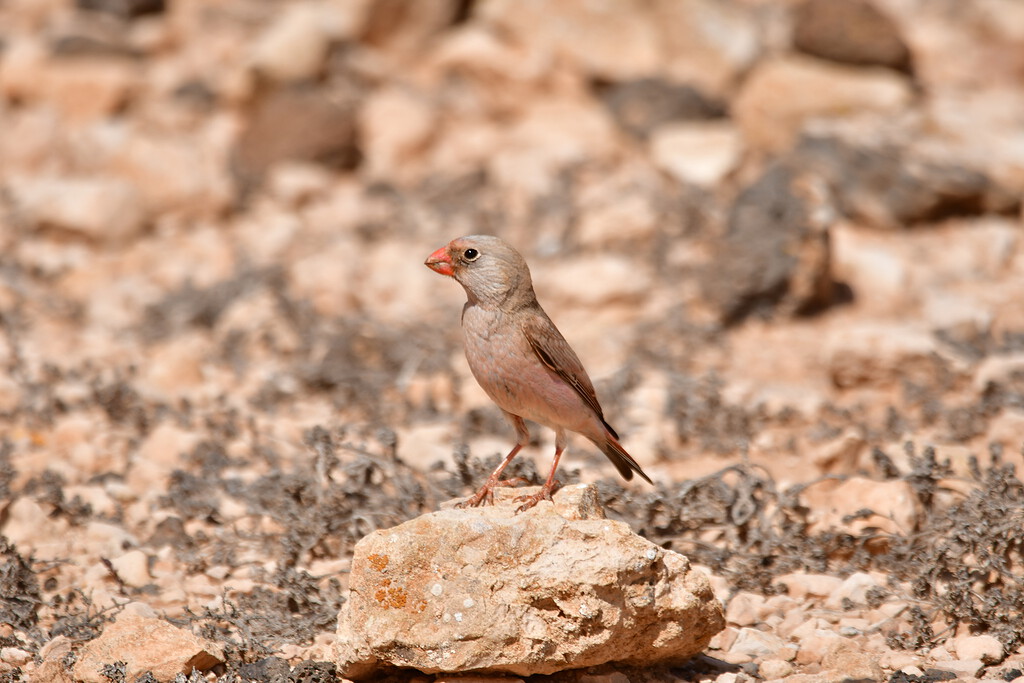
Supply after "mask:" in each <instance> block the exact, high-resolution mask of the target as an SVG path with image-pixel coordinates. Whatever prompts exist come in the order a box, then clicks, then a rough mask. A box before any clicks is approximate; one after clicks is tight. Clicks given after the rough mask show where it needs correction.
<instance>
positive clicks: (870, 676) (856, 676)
mask: <svg viewBox="0 0 1024 683" xmlns="http://www.w3.org/2000/svg"><path fill="white" fill-rule="evenodd" d="M876 660H877V657H875V656H874V655H871V654H868V653H865V652H861V651H860V649H859V648H858V647H857V645H856V644H855V641H851V640H846V639H845V638H844V639H839V640H838V641H837V642H836V643H835V645H834V647H833V648H832V649H831V650H830V651H829V652H828V653H827V654H826V655H825V656H824V657H822V660H821V666H822V668H823V669H827V670H831V671H836V672H839V673H840V674H842V676H843V678H844V680H871V681H880V680H882V679H883V678H884V676H883V675H882V668H881V667H880V666H879V665H878V662H877V661H876Z"/></svg>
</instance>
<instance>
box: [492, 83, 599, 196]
mask: <svg viewBox="0 0 1024 683" xmlns="http://www.w3.org/2000/svg"><path fill="white" fill-rule="evenodd" d="M615 133H616V131H615V127H614V124H613V123H612V122H611V120H610V119H609V118H608V116H607V115H606V114H605V113H604V112H603V111H602V110H600V109H594V108H593V107H592V106H590V104H589V103H587V102H584V101H579V100H576V99H571V98H557V99H555V98H547V99H544V100H541V101H538V102H536V103H532V104H530V105H528V108H527V109H526V111H525V112H524V113H523V115H522V117H521V118H520V119H519V120H518V121H516V122H515V123H514V124H513V125H512V126H510V127H509V129H508V130H507V132H505V133H504V135H503V143H502V144H501V145H500V147H499V148H498V149H497V150H496V151H495V152H494V153H493V154H491V155H490V157H489V158H488V159H487V171H488V174H489V175H490V176H491V177H492V178H493V180H494V182H495V183H496V184H497V185H498V186H499V187H500V188H502V189H503V190H504V191H507V192H510V193H520V192H521V193H523V194H524V195H525V196H526V197H528V198H535V197H541V196H544V195H550V194H551V193H552V192H553V191H554V190H555V189H556V187H557V186H558V183H559V182H560V181H559V176H560V174H561V173H562V171H563V169H565V168H567V167H569V166H572V165H575V164H581V163H584V162H589V161H592V160H597V159H602V158H604V157H607V156H610V155H611V154H612V153H613V152H614V149H615V147H614V143H615Z"/></svg>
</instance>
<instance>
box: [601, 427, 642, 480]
mask: <svg viewBox="0 0 1024 683" xmlns="http://www.w3.org/2000/svg"><path fill="white" fill-rule="evenodd" d="M605 436H606V437H607V438H605V440H604V443H598V444H597V446H598V448H600V449H601V451H602V452H603V453H604V454H605V455H607V456H608V459H609V460H611V461H612V464H613V465H615V469H617V470H618V471H619V474H621V475H622V478H623V479H625V480H626V481H630V480H631V479H633V473H634V472H636V473H637V474H639V475H640V476H641V477H643V478H644V479H645V480H646V481H647V483H648V484H653V483H654V482H653V481H651V478H650V477H648V476H647V475H646V474H644V471H643V470H642V469H640V465H639V464H637V462H636V460H634V459H633V456H631V455H630V454H629V453H627V452H626V449H625V448H623V447H622V444H621V443H619V440H618V439H617V438H615V436H613V435H612V434H611V433H609V434H606V435H605Z"/></svg>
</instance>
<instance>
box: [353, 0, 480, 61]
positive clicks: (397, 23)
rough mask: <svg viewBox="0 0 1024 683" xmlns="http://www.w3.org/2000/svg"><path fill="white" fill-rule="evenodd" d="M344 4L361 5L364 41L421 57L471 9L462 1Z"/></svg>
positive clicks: (400, 0) (385, 0)
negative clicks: (432, 43) (433, 42)
mask: <svg viewBox="0 0 1024 683" xmlns="http://www.w3.org/2000/svg"><path fill="white" fill-rule="evenodd" d="M340 5H341V7H345V6H346V5H354V6H356V7H358V8H360V10H361V14H363V17H362V19H361V22H360V23H361V29H360V30H361V33H360V37H361V38H362V40H364V41H365V42H367V43H369V44H370V45H373V46H375V47H378V48H381V49H382V50H384V51H386V52H390V53H392V54H395V55H397V56H409V57H412V58H415V59H419V58H421V57H422V55H423V53H424V52H425V51H426V50H427V48H428V47H429V46H430V44H431V42H432V41H434V40H435V39H437V38H438V37H439V35H440V34H441V33H442V32H443V31H444V30H445V29H447V28H449V27H450V26H451V25H452V24H454V23H456V22H458V21H459V20H460V19H464V18H465V16H464V14H463V13H464V12H465V11H466V9H467V7H466V5H464V4H463V3H461V2H458V0H437V1H436V2H417V1H416V0H381V1H376V2H366V1H365V0H360V1H358V2H348V1H345V2H342V3H340Z"/></svg>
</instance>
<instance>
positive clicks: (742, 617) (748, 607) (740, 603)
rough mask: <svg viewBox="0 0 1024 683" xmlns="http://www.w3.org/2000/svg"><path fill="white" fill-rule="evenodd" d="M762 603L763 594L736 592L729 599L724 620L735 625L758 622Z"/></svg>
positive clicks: (747, 624) (748, 624)
mask: <svg viewBox="0 0 1024 683" xmlns="http://www.w3.org/2000/svg"><path fill="white" fill-rule="evenodd" d="M764 603H765V598H764V596H763V595H758V594H756V593H748V592H746V591H743V592H740V593H737V594H736V595H734V596H732V599H731V600H729V606H728V607H727V608H726V611H725V620H726V621H727V622H728V623H730V624H736V625H737V626H753V625H754V624H757V623H760V621H761V609H762V608H763V607H764Z"/></svg>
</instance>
